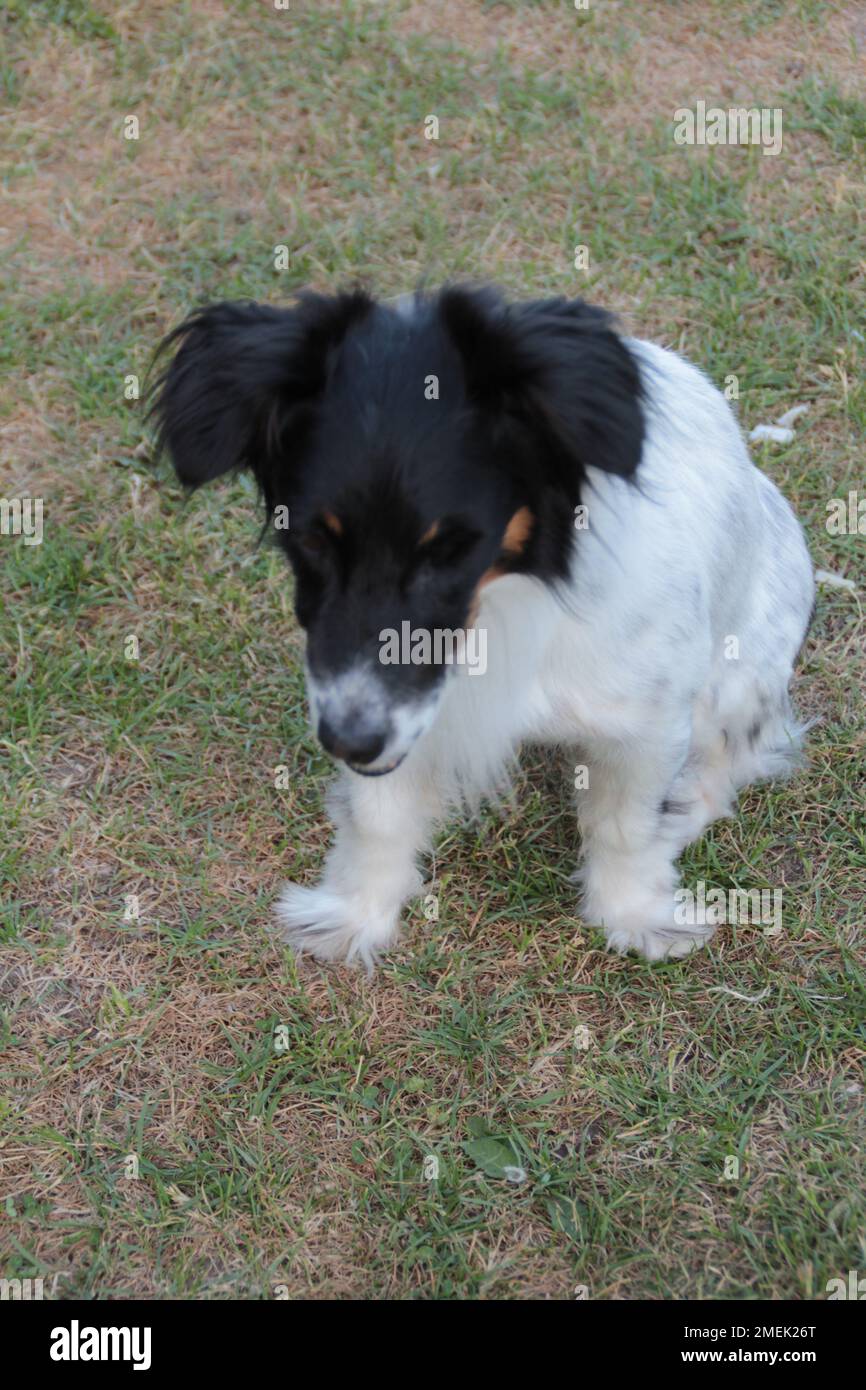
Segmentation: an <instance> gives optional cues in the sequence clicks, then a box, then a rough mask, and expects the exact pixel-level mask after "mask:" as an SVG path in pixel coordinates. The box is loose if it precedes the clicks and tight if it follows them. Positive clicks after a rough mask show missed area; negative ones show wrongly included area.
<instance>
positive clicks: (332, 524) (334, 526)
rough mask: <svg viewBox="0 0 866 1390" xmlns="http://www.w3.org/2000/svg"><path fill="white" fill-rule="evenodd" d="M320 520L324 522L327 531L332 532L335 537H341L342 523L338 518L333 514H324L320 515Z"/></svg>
mask: <svg viewBox="0 0 866 1390" xmlns="http://www.w3.org/2000/svg"><path fill="white" fill-rule="evenodd" d="M322 520H323V521H324V523H325V525H326V526H327V528H328V530H329V531H331V532H333V534H334V535H335V536H342V534H343V523H342V521H341V520H340V518H339V517H338V516H334V513H333V512H324V513H323V515H322Z"/></svg>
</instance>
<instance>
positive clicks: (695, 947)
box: [605, 925, 715, 961]
mask: <svg viewBox="0 0 866 1390" xmlns="http://www.w3.org/2000/svg"><path fill="white" fill-rule="evenodd" d="M714 931H715V927H711V926H708V927H681V928H679V929H677V928H675V927H647V926H637V925H636V926H618V927H614V928H613V929H612V930H606V931H605V937H606V938H607V946H608V950H609V951H618V952H619V953H620V954H621V955H625V953H626V952H627V951H636V952H637V954H638V955H639V956H643V957H644V959H645V960H652V961H656V960H676V959H678V958H679V957H681V956H689V955H691V954H692V952H693V951H699V950H700V948H701V947H702V946H705V945H706V944H707V942H708V941H709V939H710V937H711V936H712V934H713V932H714Z"/></svg>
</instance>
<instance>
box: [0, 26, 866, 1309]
mask: <svg viewBox="0 0 866 1390" xmlns="http://www.w3.org/2000/svg"><path fill="white" fill-rule="evenodd" d="M0 25H2V29H3V34H4V38H5V40H6V42H7V45H8V51H9V56H10V58H11V62H10V63H9V64H8V66H7V67H6V69H5V70H4V73H3V93H2V95H3V99H4V101H5V103H6V105H7V108H8V109H7V111H6V113H5V115H6V119H5V121H4V127H5V129H4V136H3V140H4V158H3V166H2V167H3V169H4V170H5V173H4V175H3V206H2V213H0V224H2V225H0V249H2V252H3V265H4V271H3V274H4V280H5V283H4V289H3V298H2V303H0V361H2V366H3V372H4V377H5V380H6V388H5V391H4V394H3V399H2V406H0V496H2V497H5V498H10V497H15V496H31V497H42V498H43V499H44V541H43V543H42V544H41V545H27V544H25V543H24V540H23V537H13V536H0V566H2V584H0V655H2V665H3V670H4V672H5V674H6V679H5V682H4V685H3V688H2V694H0V777H2V795H3V810H2V829H0V885H2V895H3V899H2V928H0V936H2V946H0V1047H2V1062H0V1065H2V1078H0V1081H2V1084H0V1097H2V1099H0V1200H2V1201H3V1202H4V1203H5V1216H4V1219H3V1222H2V1227H0V1273H2V1274H3V1275H4V1276H5V1277H12V1276H14V1275H18V1276H21V1277H24V1276H28V1275H30V1276H33V1275H42V1276H44V1277H45V1279H46V1283H47V1286H48V1288H53V1289H54V1290H55V1293H56V1296H62V1295H64V1294H67V1295H79V1296H84V1297H100V1298H105V1297H126V1296H130V1295H140V1296H145V1297H155V1298H159V1297H166V1296H174V1297H187V1298H229V1297H244V1298H266V1297H272V1296H273V1291H274V1289H275V1287H276V1286H278V1285H283V1286H285V1288H286V1289H287V1291H288V1293H289V1295H290V1296H293V1297H305V1296H314V1297H315V1296H319V1297H335V1296H342V1297H346V1296H348V1297H391V1298H394V1297H397V1298H402V1297H412V1296H422V1297H437V1298H478V1297H489V1298H538V1297H553V1298H571V1297H573V1296H574V1290H575V1288H576V1287H577V1286H579V1285H585V1286H586V1287H587V1288H588V1290H589V1293H590V1296H592V1297H593V1298H639V1297H651V1298H683V1297H697V1298H712V1297H718V1298H750V1297H757V1296H765V1297H766V1296H769V1297H777V1298H792V1297H794V1298H797V1297H803V1298H812V1297H816V1298H821V1297H824V1296H825V1287H826V1282H827V1280H828V1279H831V1278H834V1277H838V1276H840V1275H842V1276H844V1275H845V1274H846V1272H847V1271H848V1270H849V1269H852V1268H854V1269H856V1268H858V1267H859V1268H860V1269H861V1270H862V1269H863V1268H864V1261H866V1240H864V1228H866V1220H864V1196H863V1193H864V1185H863V1169H862V1158H861V1154H862V1145H863V1140H864V1133H863V1129H864V1126H863V1051H864V992H863V953H862V944H863V937H862V928H863V920H864V907H866V886H864V885H866V814H864V804H866V787H864V775H863V767H864V756H866V719H864V693H863V692H864V683H866V657H864V649H866V641H864V621H863V613H862V595H863V586H864V580H866V536H864V535H858V534H841V535H832V534H830V533H828V530H827V528H826V525H825V521H826V518H827V514H828V513H827V508H828V503H829V502H830V500H831V499H833V498H847V496H848V493H849V491H850V490H855V489H859V496H860V497H861V498H866V465H864V426H866V391H864V384H863V366H864V352H866V341H864V339H866V314H864V301H866V295H864V286H866V260H864V256H866V250H864V246H866V241H864V213H863V208H864V205H866V203H864V194H866V167H864V166H866V161H864V150H866V104H864V70H866V19H864V13H863V8H862V6H861V5H859V4H857V3H853V0H852V3H847V4H846V3H823V0H765V3H763V4H761V5H760V6H758V7H756V6H755V5H754V4H753V3H751V2H750V0H724V3H722V0H690V3H674V2H673V0H671V3H668V4H665V5H645V4H642V3H639V2H638V0H628V2H626V0H624V2H623V3H618V4H617V3H612V2H611V3H603V0H598V3H595V2H593V4H592V5H591V9H590V12H589V14H588V15H583V14H581V13H578V12H576V11H575V10H574V7H573V6H571V5H569V4H566V3H556V2H555V0H550V3H537V4H533V3H530V0H520V3H517V0H513V3H508V4H486V3H481V0H460V3H457V2H456V0H442V3H439V4H437V3H434V0H423V3H421V0H412V3H406V0H393V3H385V0H382V3H372V0H349V3H342V4H335V3H325V4H322V3H317V4H315V5H312V4H304V3H302V0H296V3H293V4H292V6H291V9H290V10H289V11H277V10H274V9H272V8H271V7H269V6H268V5H266V4H253V3H227V2H226V3H221V0H187V3H182V4H177V3H175V2H174V0H149V3H148V4H147V5H127V4H122V3H110V0H102V2H101V3H96V2H95V0H94V3H88V0H45V3H43V4H41V5H39V6H33V5H31V4H28V3H26V0H12V3H11V4H7V7H6V9H5V10H4V13H3V15H2V17H0ZM697 100H705V101H706V102H707V104H708V105H713V104H716V105H722V106H725V107H727V106H729V105H752V104H754V105H760V106H766V107H771V108H773V107H779V108H781V109H782V111H783V116H784V145H783V150H782V153H781V154H780V155H779V156H778V157H766V156H764V155H762V153H761V151H760V149H757V148H744V147H721V148H714V149H708V148H698V147H683V146H678V145H676V144H675V143H674V140H673V136H672V128H673V112H674V110H675V109H676V108H678V107H686V106H688V107H691V106H693V105H694V104H695V102H696V101H697ZM430 115H436V116H437V117H438V119H439V139H438V140H428V139H426V138H425V133H424V132H425V119H426V118H427V117H428V116H430ZM130 116H135V117H136V118H137V120H138V139H129V140H128V139H125V138H124V124H125V122H126V121H127V118H128V117H130ZM577 244H585V245H587V246H588V247H589V250H590V265H589V269H588V270H577V269H575V266H574V248H575V246H576V245H577ZM276 246H285V247H287V248H288V269H286V270H285V271H282V272H278V271H276V270H275V268H274V248H275V247H276ZM357 277H363V278H364V279H366V280H367V281H368V282H369V283H370V284H372V285H373V286H374V287H375V288H376V289H377V290H379V291H381V292H382V293H386V294H393V293H397V292H399V291H401V290H403V289H405V288H407V287H411V286H413V285H414V284H416V283H418V282H420V281H424V282H427V283H436V282H437V281H440V280H442V279H444V278H447V277H477V278H489V279H496V280H498V281H500V282H501V283H503V284H504V285H505V286H506V287H508V289H509V290H510V291H512V292H513V293H514V294H516V295H543V294H551V293H567V294H582V295H585V296H587V297H589V298H591V299H596V300H598V301H600V302H602V303H604V304H606V305H608V306H609V307H611V308H613V309H615V310H616V311H617V312H618V313H619V314H620V315H621V317H622V319H623V321H624V323H625V324H626V326H627V327H628V328H629V329H630V330H631V331H634V332H637V333H640V334H642V335H644V336H651V337H656V338H658V339H659V340H661V341H664V342H666V343H668V344H670V345H672V346H675V347H677V348H679V349H681V350H682V351H684V352H685V353H687V354H688V355H689V356H691V357H692V358H693V359H694V360H695V361H696V362H698V363H699V364H700V365H701V366H702V367H703V368H704V369H705V370H706V371H707V372H708V373H709V374H710V375H711V376H712V377H713V378H714V379H715V380H716V381H717V382H718V383H719V384H722V383H723V382H724V381H725V378H726V377H728V376H729V375H731V374H734V375H736V377H737V378H738V382H739V389H740V399H739V410H740V414H741V417H742V419H743V423H744V425H745V427H746V428H751V427H752V426H753V425H754V424H756V423H759V422H765V421H769V420H773V419H775V418H776V417H777V416H778V415H780V414H781V413H782V412H783V411H784V410H786V409H787V408H788V407H790V406H791V405H793V404H795V403H798V402H805V403H808V404H809V407H810V409H809V412H808V414H807V415H806V416H805V417H803V418H802V419H801V420H799V421H798V423H797V427H796V438H795V441H794V442H793V443H792V444H789V445H785V446H778V445H770V446H762V451H761V452H760V454H759V459H760V462H761V465H762V466H763V467H764V468H766V469H767V471H768V472H770V473H771V474H772V476H773V477H774V478H775V479H776V480H777V481H778V483H779V484H780V486H781V487H782V489H783V490H784V492H785V493H786V495H787V496H788V497H789V498H790V499H791V501H792V502H793V504H794V506H795V507H796V509H797V511H798V513H799V515H800V516H801V517H802V518H803V520H804V522H805V523H806V525H807V528H808V535H809V540H810V544H811V547H812V551H813V555H814V557H815V561H816V564H817V565H818V566H821V567H823V568H825V569H828V570H831V571H833V572H835V573H836V574H841V575H844V576H846V577H847V578H849V579H850V580H853V581H854V583H855V584H856V585H857V588H856V590H854V591H852V590H850V589H846V588H839V587H821V589H820V591H819V602H818V613H817V620H816V623H815V625H814V628H813V630H812V634H811V637H810V639H809V642H808V644H807V647H806V650H805V652H804V655H803V659H802V665H801V670H800V675H799V677H798V685H797V697H798V703H799V705H800V707H801V708H802V709H803V711H804V712H806V713H807V714H814V715H818V716H820V720H821V722H820V723H819V724H818V725H817V727H816V728H815V730H814V732H813V734H812V738H811V759H812V761H811V767H810V768H809V770H808V771H806V772H804V773H803V774H801V775H800V776H799V777H798V778H796V779H795V780H794V781H793V782H791V783H789V784H787V785H786V786H783V787H774V788H761V789H756V790H752V791H751V792H750V793H749V794H748V795H746V796H745V797H744V798H743V802H742V813H741V815H739V816H738V817H737V819H736V820H733V821H730V820H729V821H725V822H721V823H719V824H717V825H715V826H714V827H713V828H712V830H711V831H710V833H709V834H707V835H706V836H705V837H704V838H703V839H702V840H701V841H700V842H699V843H698V844H697V845H695V846H693V847H692V848H691V849H690V850H689V852H688V853H687V855H686V856H685V859H684V874H685V881H686V882H687V883H689V884H694V883H695V882H697V881H699V880H704V881H705V882H706V883H707V884H711V885H714V886H718V887H722V888H730V887H732V886H739V887H741V888H761V887H768V888H773V889H781V890H782V895H783V930H782V931H781V933H779V934H775V935H773V934H767V933H766V932H765V931H764V930H763V929H762V928H761V927H759V926H749V925H746V926H739V927H727V928H724V929H722V930H721V931H720V932H719V933H718V935H717V937H716V938H715V940H714V941H713V943H712V945H711V948H710V949H709V950H708V951H705V952H704V953H702V954H701V955H700V956H698V957H696V958H694V959H693V960H691V961H688V962H685V963H671V964H665V965H661V966H649V965H647V964H646V963H644V962H642V961H638V960H634V959H627V960H623V959H619V958H612V957H610V956H608V955H607V954H605V953H604V951H603V950H602V949H601V946H602V941H601V938H600V936H599V934H598V933H597V932H596V931H595V930H594V929H592V928H590V927H587V926H585V925H584V924H583V923H582V922H581V921H580V919H579V918H578V917H577V916H576V912H575V902H574V896H573V890H572V888H571V886H570V884H569V874H570V873H571V871H572V869H573V868H574V863H575V840H576V831H575V826H574V821H573V816H572V813H571V810H570V805H569V789H570V774H569V770H568V769H567V768H563V767H562V766H561V765H560V764H559V763H558V762H557V761H556V760H555V759H553V758H550V757H541V756H540V755H538V754H537V753H533V752H532V751H531V750H530V751H528V752H527V755H526V758H525V760H524V774H523V785H522V786H521V787H520V789H519V793H520V794H519V802H518V806H517V807H516V808H515V809H514V810H513V811H512V812H510V813H508V814H506V815H505V816H504V817H496V816H494V815H493V814H492V813H491V814H489V815H487V816H485V817H483V818H482V819H481V821H480V822H479V823H478V824H477V825H473V826H471V827H463V828H452V829H450V830H449V831H448V832H447V833H446V834H445V835H444V836H443V838H442V840H441V842H440V845H439V848H438V850H437V854H436V856H435V858H434V860H433V862H432V863H431V866H430V881H431V883H433V884H434V885H435V891H436V895H437V897H438V901H439V916H438V920H437V921H432V922H430V921H426V920H425V918H424V913H423V911H422V906H421V903H420V902H419V903H418V904H416V905H415V907H414V909H413V910H411V911H409V912H408V913H407V920H406V929H405V935H404V938H403V942H402V944H401V946H400V947H399V949H397V950H396V951H395V952H394V953H393V955H392V956H391V957H390V958H389V961H388V963H387V964H386V966H385V967H384V968H383V969H382V970H381V971H380V972H379V973H378V974H377V975H376V976H375V978H373V979H372V980H367V979H366V977H364V976H363V975H359V974H354V973H352V972H350V971H346V970H343V969H338V970H331V969H326V968H324V967H321V966H318V965H316V964H314V963H310V962H304V963H303V964H300V965H299V964H296V963H295V961H294V960H293V959H292V958H291V957H290V956H288V955H287V954H286V953H285V951H283V950H282V949H281V948H280V947H279V946H278V945H277V944H275V943H274V941H273V940H272V939H271V938H270V937H269V935H268V934H267V926H268V923H269V916H270V906H271V903H272V901H273V898H274V895H275V892H276V890H277V887H278V885H279V884H280V882H281V881H282V880H283V879H285V878H295V877H301V878H305V879H308V880H311V879H312V878H314V877H315V874H316V871H317V867H318V865H319V863H320V860H321V857H322V853H323V850H324V846H325V843H326V838H327V825H326V822H325V819H324V816H323V811H322V792H323V789H324V786H325V784H326V782H327V779H328V775H329V774H328V764H327V761H326V759H325V758H324V756H323V754H322V752H321V750H320V749H319V748H318V746H317V744H316V742H315V741H314V740H313V739H312V737H311V736H310V733H309V731H308V729H307V726H306V722H305V714H304V695H303V681H302V675H301V670H300V653H301V644H300V640H299V635H298V633H297V631H296V629H295V626H294V622H293V618H292V609H291V595H290V584H289V579H288V576H287V574H286V572H285V569H284V567H283V564H282V562H281V561H280V560H279V559H278V557H277V556H276V555H275V554H274V553H273V552H271V551H269V550H267V549H257V548H256V544H255V542H256V536H257V528H258V517H257V515H256V513H255V510H254V505H253V503H254V498H253V495H252V491H251V488H250V487H249V486H248V485H247V484H246V483H245V482H244V480H239V481H237V482H236V483H234V484H232V485H230V486H228V487H223V488H221V489H218V488H215V489H213V490H211V491H210V492H208V493H207V494H200V495H197V496H196V497H195V498H194V499H193V500H192V501H191V502H190V503H189V504H188V505H185V504H184V500H183V497H182V495H181V493H180V490H179V489H178V487H177V486H176V484H175V483H174V481H173V480H172V478H171V476H170V475H169V471H168V469H167V467H166V465H165V464H164V463H155V462H153V461H152V459H151V456H150V453H149V450H148V435H147V432H146V429H145V426H144V423H143V419H142V408H141V403H140V401H137V400H135V399H134V398H133V399H127V398H126V394H125V393H127V392H129V393H130V394H132V396H133V397H134V390H130V385H129V381H128V378H130V377H133V376H134V377H138V378H139V379H140V380H142V381H143V378H144V374H145V372H146V368H147V364H148V361H149V357H150V354H151V352H152V350H153V348H154V346H155V344H156V342H157V340H158V339H159V337H160V335H161V334H162V333H163V332H164V331H165V330H166V329H167V328H168V327H169V326H170V325H172V324H174V323H175V322H176V321H177V320H178V318H179V317H180V316H181V315H182V314H183V313H184V312H185V311H186V310H187V309H188V308H189V307H191V306H192V305H193V304H195V303H198V302H200V301H202V300H204V299H207V298H216V297H260V298H269V299H272V300H274V301H279V300H281V299H283V298H285V297H286V296H287V295H289V294H290V293H291V291H292V290H293V289H295V288H296V287H298V286H301V285H306V284H312V285H314V286H317V287H320V288H327V287H333V286H336V285H338V284H343V283H345V282H347V281H351V280H353V279H355V278H357ZM130 638H135V639H137V644H136V642H132V643H131V642H130V640H129V639H130ZM136 646H137V656H136ZM279 766H286V767H288V768H289V770H290V774H291V775H290V777H289V778H288V783H289V787H288V789H287V790H284V789H281V788H278V787H277V786H275V780H276V779H275V775H274V769H275V768H277V767H279ZM136 909H137V910H138V915H137V916H136V915H135V914H136ZM497 1141H498V1142H497ZM509 1160H510V1165H509V1166H514V1167H518V1168H522V1169H524V1170H525V1178H524V1180H523V1181H522V1182H509V1181H508V1180H507V1179H506V1178H504V1177H502V1176H501V1174H502V1166H503V1164H505V1163H509ZM733 1160H737V1162H733ZM737 1170H738V1175H737V1176H731V1174H733V1173H734V1172H737ZM437 1171H438V1176H437V1175H436V1174H437ZM512 1176H513V1175H512Z"/></svg>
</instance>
